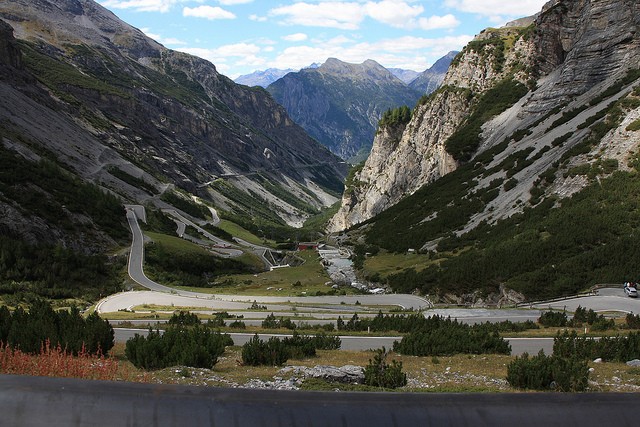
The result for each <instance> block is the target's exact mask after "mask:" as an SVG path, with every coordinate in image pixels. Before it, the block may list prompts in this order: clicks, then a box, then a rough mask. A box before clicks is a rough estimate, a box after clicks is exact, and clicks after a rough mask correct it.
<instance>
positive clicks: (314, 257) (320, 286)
mask: <svg viewBox="0 0 640 427" xmlns="http://www.w3.org/2000/svg"><path fill="white" fill-rule="evenodd" d="M298 256H300V257H301V258H302V259H304V261H305V262H304V263H303V264H302V265H300V266H298V267H286V268H278V269H275V270H273V271H267V272H264V273H259V274H255V275H254V274H240V275H229V276H221V277H219V278H218V280H217V282H218V283H219V284H220V285H219V286H216V287H214V288H212V289H210V290H209V291H210V292H212V293H218V294H238V295H275V296H298V295H302V292H306V294H307V295H313V294H315V293H316V292H318V291H321V292H327V291H329V290H331V288H330V287H329V286H327V285H325V283H326V282H329V281H331V279H330V278H329V276H328V275H327V272H326V271H325V269H324V268H323V267H322V264H320V260H319V255H318V254H317V252H315V251H302V252H299V253H298ZM298 281H299V282H300V286H295V287H294V286H293V285H294V283H296V282H298ZM267 288H273V289H267ZM279 288H281V289H282V290H281V291H278V290H277V289H279ZM181 289H182V288H181ZM185 289H187V290H193V289H191V288H185ZM207 292H208V291H207ZM348 292H351V291H350V290H349V291H348Z"/></svg>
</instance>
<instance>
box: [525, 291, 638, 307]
mask: <svg viewBox="0 0 640 427" xmlns="http://www.w3.org/2000/svg"><path fill="white" fill-rule="evenodd" d="M578 306H581V307H584V308H587V309H589V308H590V309H592V310H594V311H597V312H603V311H614V312H615V311H617V312H622V313H635V314H637V313H640V298H629V297H628V296H626V294H625V293H624V290H623V289H622V284H621V285H620V286H619V287H615V288H613V287H612V288H602V289H599V290H598V294H597V295H593V296H585V297H579V298H569V299H566V300H560V301H554V302H545V303H540V304H535V305H533V307H534V308H538V309H541V310H545V309H549V308H554V309H560V310H562V309H566V310H568V311H571V312H573V311H575V310H576V308H578Z"/></svg>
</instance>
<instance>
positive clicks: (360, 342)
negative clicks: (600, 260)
mask: <svg viewBox="0 0 640 427" xmlns="http://www.w3.org/2000/svg"><path fill="white" fill-rule="evenodd" d="M114 331H115V340H116V342H119V343H123V342H126V341H127V340H128V339H130V338H133V337H134V336H135V335H136V334H139V335H143V336H146V335H147V330H145V329H133V328H117V327H116V328H114ZM229 335H230V336H231V338H232V339H233V344H234V345H237V346H241V345H244V344H245V343H246V342H247V341H249V340H250V339H251V338H253V336H254V335H255V334H254V333H236V332H231V333H229ZM258 335H259V336H260V338H261V339H263V340H268V339H269V338H271V337H280V338H284V337H290V336H291V335H285V334H258ZM340 339H341V340H342V345H341V346H340V349H341V350H348V351H366V350H371V349H378V348H382V347H384V348H386V349H391V348H393V342H394V341H399V340H401V339H402V337H400V336H397V337H375V336H360V335H359V336H350V335H343V336H340ZM505 339H506V340H507V341H508V342H509V344H510V345H511V354H512V355H514V356H520V355H522V354H523V353H529V354H538V352H539V351H540V350H544V353H545V354H551V353H553V338H505Z"/></svg>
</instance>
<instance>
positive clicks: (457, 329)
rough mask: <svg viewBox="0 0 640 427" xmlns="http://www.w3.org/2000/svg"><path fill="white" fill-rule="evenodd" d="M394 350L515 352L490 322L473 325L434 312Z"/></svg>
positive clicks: (418, 353) (430, 353)
mask: <svg viewBox="0 0 640 427" xmlns="http://www.w3.org/2000/svg"><path fill="white" fill-rule="evenodd" d="M393 350H394V351H396V352H398V353H401V354H407V355H413V356H444V355H452V354H460V353H464V354H485V353H497V354H511V346H510V345H509V343H508V342H507V341H505V340H504V339H503V338H502V337H500V335H499V334H498V332H497V331H493V332H491V331H489V330H488V328H487V327H486V325H480V326H473V325H466V324H464V323H460V322H458V321H457V320H451V318H447V319H445V318H442V317H439V316H432V317H429V318H427V319H426V322H425V326H424V327H421V328H419V329H415V330H413V331H412V332H409V333H408V334H406V335H405V336H404V337H403V338H402V340H401V341H400V342H398V341H396V342H395V343H394V344H393Z"/></svg>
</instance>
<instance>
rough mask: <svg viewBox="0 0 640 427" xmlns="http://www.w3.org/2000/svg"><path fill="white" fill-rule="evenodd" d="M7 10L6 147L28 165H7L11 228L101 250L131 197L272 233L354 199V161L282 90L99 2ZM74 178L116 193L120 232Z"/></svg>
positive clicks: (4, 190) (0, 203)
mask: <svg viewBox="0 0 640 427" xmlns="http://www.w3.org/2000/svg"><path fill="white" fill-rule="evenodd" d="M0 20H1V22H0V25H1V27H0V29H1V32H0V50H2V55H1V56H0V62H1V63H2V68H1V74H0V134H1V136H2V138H1V141H2V144H1V145H0V150H1V151H2V155H3V160H4V163H5V164H7V165H21V166H20V170H13V169H11V168H9V167H8V166H7V167H6V168H5V170H4V171H3V174H2V175H3V177H2V181H1V184H2V185H1V186H0V194H1V197H0V210H1V211H2V213H3V214H2V215H1V218H0V228H1V229H2V230H3V234H4V235H5V236H6V235H10V236H12V238H14V239H17V240H18V241H22V242H27V243H28V244H50V245H62V247H65V248H72V249H74V250H77V251H80V252H85V253H98V252H103V251H104V250H105V248H107V247H110V246H112V245H113V239H114V236H115V238H118V236H120V237H122V236H124V237H125V238H126V236H127V234H128V232H127V230H126V228H125V226H124V225H123V224H126V223H125V222H124V219H123V218H124V213H123V212H122V203H123V202H124V203H139V204H146V205H148V206H149V207H150V208H154V207H155V208H167V207H170V206H173V207H176V206H178V205H184V206H187V205H189V204H193V201H192V198H193V197H196V198H199V199H200V200H202V201H204V202H206V203H209V204H210V205H215V206H216V207H217V208H218V209H219V213H220V214H221V216H225V217H229V218H230V217H234V218H236V219H237V220H238V221H240V222H243V223H245V224H249V225H250V226H253V227H258V228H261V227H262V228H263V229H265V230H266V228H265V227H275V228H286V227H287V226H296V227H300V226H301V225H302V223H303V222H304V221H305V219H307V218H309V217H310V216H311V215H313V214H315V213H317V212H319V211H320V210H321V209H323V208H325V207H327V206H329V205H331V204H333V203H334V202H335V201H336V200H337V198H338V197H339V196H340V194H341V192H342V180H343V177H344V175H345V173H346V166H345V165H344V164H343V162H342V161H341V160H340V159H339V158H338V157H337V156H335V155H333V154H332V153H330V152H329V151H328V150H327V149H326V148H324V147H323V146H322V145H320V144H318V143H317V142H316V141H314V140H313V139H312V138H310V137H309V136H308V135H307V134H306V132H305V131H304V130H303V129H302V128H301V127H299V126H298V125H296V124H295V123H294V122H293V120H291V118H290V117H289V116H288V114H287V112H286V111H285V110H284V109H283V108H282V107H281V106H279V105H278V104H277V102H275V101H274V100H273V98H272V97H271V96H270V95H269V93H268V92H266V91H265V90H263V89H261V88H248V87H246V86H242V85H238V84H236V83H234V82H233V81H231V80H230V79H228V78H227V77H225V76H223V75H221V74H219V73H218V72H217V71H216V68H215V66H214V65H213V64H211V63H209V62H208V61H205V60H202V59H200V58H197V57H193V56H190V55H187V54H183V53H179V52H176V51H172V50H170V49H166V48H164V47H163V46H162V45H160V44H158V43H156V42H155V41H153V40H152V39H150V38H148V37H146V36H145V35H144V34H143V33H142V32H141V31H139V30H138V29H136V28H133V27H131V26H130V25H128V24H126V23H124V22H122V21H120V20H119V19H118V18H117V17H116V16H115V15H114V14H113V13H111V12H110V11H108V10H107V9H105V8H103V7H102V6H100V5H99V4H98V3H96V2H94V1H92V0H37V1H32V0H12V1H9V2H2V3H1V4H0ZM42 164H46V165H48V166H47V167H46V168H43V167H42ZM16 167H17V166H16ZM26 171H30V172H29V173H26ZM43 171H46V172H47V174H45V173H44V172H43ZM18 175H19V178H18V177H17V176H18ZM46 177H48V178H46ZM58 184H59V185H58ZM73 186H80V187H82V186H89V187H87V188H88V189H87V192H88V193H87V194H89V193H91V194H94V190H95V194H94V195H95V196H96V198H97V199H100V198H101V197H102V196H101V195H100V194H103V193H104V191H107V193H104V194H108V195H110V196H109V197H112V198H113V199H109V203H110V205H109V206H111V208H110V209H112V208H113V206H118V205H119V208H117V211H118V214H117V215H120V219H119V220H116V219H113V220H114V221H115V224H116V225H114V227H115V228H117V229H118V230H120V232H116V233H115V234H114V233H113V232H112V231H113V230H110V229H109V227H106V226H105V225H104V224H102V223H101V220H100V218H99V216H100V213H99V212H93V211H92V209H93V205H95V204H96V200H94V199H92V198H90V197H87V198H86V200H84V201H82V200H75V201H72V200H71V199H72V197H71V195H68V197H67V196H63V194H65V193H66V192H68V191H70V189H69V188H66V187H73ZM82 188H84V187H82ZM89 190H91V191H89ZM114 201H115V202H117V203H115V205H114V203H113V202H114ZM105 203H106V202H105ZM117 215H116V214H114V218H116V216H117ZM118 224H119V225H118ZM112 225H113V224H112ZM105 227H106V228H105Z"/></svg>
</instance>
